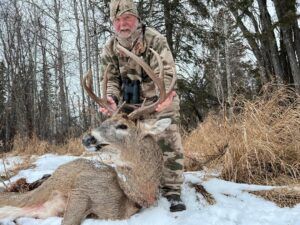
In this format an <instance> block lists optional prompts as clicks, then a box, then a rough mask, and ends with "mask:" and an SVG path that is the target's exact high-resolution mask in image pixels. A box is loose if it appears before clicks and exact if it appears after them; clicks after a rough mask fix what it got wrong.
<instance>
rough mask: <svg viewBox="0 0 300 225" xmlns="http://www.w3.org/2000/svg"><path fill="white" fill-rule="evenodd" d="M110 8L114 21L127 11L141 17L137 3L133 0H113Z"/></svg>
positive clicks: (111, 18) (111, 17)
mask: <svg viewBox="0 0 300 225" xmlns="http://www.w3.org/2000/svg"><path fill="white" fill-rule="evenodd" d="M109 8H110V20H111V21H114V20H115V19H116V18H117V17H118V16H121V15H122V14H123V13H125V12H126V13H129V14H132V15H134V16H136V17H137V18H139V14H138V11H137V8H136V5H135V4H134V3H133V1H132V0H112V1H111V3H110V5H109Z"/></svg>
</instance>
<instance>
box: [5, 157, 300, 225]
mask: <svg viewBox="0 0 300 225" xmlns="http://www.w3.org/2000/svg"><path fill="white" fill-rule="evenodd" d="M76 158H78V157H75V156H58V155H51V154H47V155H44V156H40V157H38V158H37V160H36V162H35V165H36V167H35V168H31V169H28V170H23V171H20V173H19V174H18V175H16V176H15V177H13V178H12V179H11V180H16V179H18V178H20V177H25V178H26V179H27V181H29V182H33V181H35V180H37V179H39V178H41V177H42V176H43V175H44V174H49V173H53V171H54V170H55V169H56V168H57V167H58V166H60V165H61V164H64V163H67V162H69V161H71V160H74V159H76ZM7 160H8V165H13V162H19V161H20V160H21V159H20V158H16V157H14V158H8V159H7ZM3 170H4V168H3V166H2V167H0V173H2V172H3ZM184 178H185V182H184V185H183V189H182V199H183V201H184V202H185V204H186V206H187V210H186V211H182V212H176V213H171V212H169V203H168V201H167V200H166V199H165V198H162V197H161V198H160V200H159V201H158V203H157V205H156V206H153V207H150V208H148V209H143V210H142V211H141V212H140V213H138V214H136V215H134V216H132V217H131V218H129V219H128V220H122V221H103V220H96V219H86V220H85V221H84V222H83V225H182V224H185V225H300V204H298V205H297V206H295V207H293V208H280V207H278V206H277V205H276V204H275V203H273V202H269V201H266V200H264V199H262V198H259V197H257V196H255V195H253V194H250V193H249V192H247V191H253V190H267V189H271V188H272V187H269V186H260V185H248V184H237V183H233V182H228V181H224V180H221V179H218V178H215V177H212V178H210V179H207V178H206V179H204V173H203V172H186V173H185V174H184ZM200 183H201V184H202V185H203V186H204V187H205V189H206V190H207V191H208V192H209V193H211V194H212V196H213V197H214V198H215V200H216V204H214V205H209V204H208V203H207V202H206V201H205V200H204V198H203V197H202V196H201V195H200V194H199V193H196V191H195V189H194V188H192V187H191V184H200ZM61 221H62V218H59V217H51V218H48V219H44V220H41V219H33V218H19V219H17V224H19V225H59V224H61ZM0 224H1V225H12V224H14V223H13V222H12V221H9V220H8V219H6V220H2V221H0Z"/></svg>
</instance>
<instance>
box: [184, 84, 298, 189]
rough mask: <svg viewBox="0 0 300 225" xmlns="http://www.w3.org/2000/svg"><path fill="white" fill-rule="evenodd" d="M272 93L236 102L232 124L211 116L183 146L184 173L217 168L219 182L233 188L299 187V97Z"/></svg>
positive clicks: (267, 91)
mask: <svg viewBox="0 0 300 225" xmlns="http://www.w3.org/2000/svg"><path fill="white" fill-rule="evenodd" d="M271 89H272V88H270V87H268V88H267V89H266V91H265V93H264V95H263V96H262V97H261V98H258V99H256V100H255V101H246V100H243V101H240V102H239V103H238V104H237V105H239V106H242V107H240V108H239V113H238V114H236V115H235V116H234V117H233V118H232V119H231V121H230V122H229V121H227V120H226V119H223V118H220V117H216V116H209V117H208V118H207V119H206V121H205V122H204V123H202V124H201V125H200V126H199V128H198V129H196V130H195V131H194V132H193V133H192V134H191V135H190V136H189V137H187V138H186V139H185V141H184V149H185V154H186V159H187V160H186V168H187V169H188V170H192V169H199V168H201V167H203V166H205V167H211V168H216V167H218V168H221V176H222V178H224V179H226V180H232V181H236V182H245V183H255V184H276V185H282V184H286V183H287V182H288V183H297V182H299V178H300V104H299V96H297V95H295V93H294V92H292V91H291V90H289V89H287V88H280V89H279V90H276V91H270V90H271ZM235 111H237V109H235Z"/></svg>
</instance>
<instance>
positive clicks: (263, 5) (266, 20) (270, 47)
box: [257, 0, 284, 82]
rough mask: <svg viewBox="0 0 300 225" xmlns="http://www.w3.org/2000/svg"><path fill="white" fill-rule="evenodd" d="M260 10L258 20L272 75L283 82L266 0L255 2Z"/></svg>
mask: <svg viewBox="0 0 300 225" xmlns="http://www.w3.org/2000/svg"><path fill="white" fill-rule="evenodd" d="M257 2H258V5H259V10H260V18H261V25H262V39H263V40H265V44H266V46H267V52H270V59H271V62H272V67H273V69H274V73H275V75H276V77H277V78H278V80H279V81H281V82H282V81H283V76H284V75H283V69H282V65H281V62H280V58H279V52H278V46H277V43H276V40H275V35H274V32H273V28H272V21H271V17H270V14H269V12H268V9H267V2H266V0H257Z"/></svg>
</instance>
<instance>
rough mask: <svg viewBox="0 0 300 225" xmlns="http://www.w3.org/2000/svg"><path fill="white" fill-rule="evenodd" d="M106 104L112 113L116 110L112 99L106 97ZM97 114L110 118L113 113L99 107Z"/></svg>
mask: <svg viewBox="0 0 300 225" xmlns="http://www.w3.org/2000/svg"><path fill="white" fill-rule="evenodd" d="M107 102H108V104H109V106H110V107H111V109H112V110H113V112H114V111H116V110H117V104H116V103H115V101H114V100H113V98H112V97H110V96H108V97H107ZM99 112H101V113H102V114H103V115H105V116H111V115H112V113H113V112H111V111H109V110H108V109H106V108H103V107H99Z"/></svg>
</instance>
